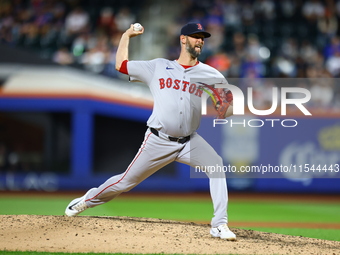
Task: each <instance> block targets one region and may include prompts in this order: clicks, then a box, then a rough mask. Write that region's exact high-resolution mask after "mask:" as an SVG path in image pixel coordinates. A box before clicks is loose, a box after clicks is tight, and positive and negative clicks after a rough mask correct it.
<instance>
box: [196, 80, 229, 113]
mask: <svg viewBox="0 0 340 255" xmlns="http://www.w3.org/2000/svg"><path fill="white" fill-rule="evenodd" d="M199 83H200V84H201V85H203V86H202V87H200V89H202V90H203V91H205V92H206V93H207V94H208V95H209V96H210V97H211V99H212V101H213V103H214V106H215V109H216V111H217V117H216V118H218V119H224V118H227V117H229V116H231V115H232V101H233V94H232V93H231V91H230V90H226V89H223V88H214V87H213V86H212V85H208V84H205V83H203V82H199ZM228 109H229V111H228Z"/></svg>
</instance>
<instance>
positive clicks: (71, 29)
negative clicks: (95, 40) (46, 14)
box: [65, 6, 90, 38]
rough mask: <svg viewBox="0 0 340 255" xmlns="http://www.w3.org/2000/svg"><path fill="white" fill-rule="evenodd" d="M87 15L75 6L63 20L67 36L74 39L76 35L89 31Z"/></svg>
mask: <svg viewBox="0 0 340 255" xmlns="http://www.w3.org/2000/svg"><path fill="white" fill-rule="evenodd" d="M89 21H90V18H89V15H88V13H86V12H85V11H84V10H83V8H81V7H80V6H77V7H76V8H75V9H73V10H72V11H71V12H70V13H69V14H67V16H66V19H65V32H66V35H67V36H70V37H72V38H75V37H76V36H77V35H79V34H81V33H83V32H87V31H88V30H89Z"/></svg>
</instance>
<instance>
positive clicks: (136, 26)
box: [133, 23, 143, 31]
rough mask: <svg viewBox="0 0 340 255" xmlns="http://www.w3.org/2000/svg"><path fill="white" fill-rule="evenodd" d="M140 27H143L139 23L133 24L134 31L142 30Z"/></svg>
mask: <svg viewBox="0 0 340 255" xmlns="http://www.w3.org/2000/svg"><path fill="white" fill-rule="evenodd" d="M142 29H143V27H142V25H141V24H139V23H135V24H133V30H134V31H142Z"/></svg>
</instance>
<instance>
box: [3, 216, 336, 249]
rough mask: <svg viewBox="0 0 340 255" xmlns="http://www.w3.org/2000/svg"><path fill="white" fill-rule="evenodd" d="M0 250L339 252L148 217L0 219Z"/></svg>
mask: <svg viewBox="0 0 340 255" xmlns="http://www.w3.org/2000/svg"><path fill="white" fill-rule="evenodd" d="M0 221H1V226H0V250H9V251H16V250H17V251H48V252H107V253H165V254H167V253H171V254H174V253H176V254H229V253H232V254H340V242H336V241H325V240H319V239H313V238H304V237H294V236H286V235H279V234H272V233H264V232H258V231H251V230H243V229H234V228H232V230H233V231H234V232H235V233H236V235H237V237H238V240H237V241H236V242H227V241H224V240H221V239H219V238H212V237H211V236H210V234H209V228H210V227H209V225H207V224H196V223H185V222H177V221H168V220H160V219H148V218H128V217H88V216H78V217H74V218H69V217H66V216H40V215H18V216H17V215H15V216H14V215H0Z"/></svg>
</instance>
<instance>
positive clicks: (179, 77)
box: [65, 23, 236, 240]
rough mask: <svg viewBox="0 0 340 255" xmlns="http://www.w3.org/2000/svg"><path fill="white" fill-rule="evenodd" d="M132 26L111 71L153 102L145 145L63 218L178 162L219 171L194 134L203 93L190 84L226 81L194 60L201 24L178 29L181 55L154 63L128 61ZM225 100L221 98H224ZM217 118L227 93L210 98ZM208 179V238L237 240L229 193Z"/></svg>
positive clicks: (218, 179)
mask: <svg viewBox="0 0 340 255" xmlns="http://www.w3.org/2000/svg"><path fill="white" fill-rule="evenodd" d="M139 27H140V28H139V29H136V26H134V25H131V26H130V28H129V29H127V30H126V32H125V33H124V34H123V35H122V37H121V40H120V43H119V46H118V49H117V54H116V69H117V70H118V71H119V72H121V73H124V74H126V75H129V76H130V80H131V81H134V80H135V81H136V80H138V81H141V82H144V83H146V84H147V85H148V86H149V88H150V91H151V93H152V95H153V98H154V106H153V111H152V114H151V116H150V118H149V119H148V121H147V126H148V128H147V130H146V132H145V137H144V141H143V143H142V145H141V147H140V148H139V151H138V152H137V154H136V156H135V158H134V159H133V160H132V162H131V164H130V165H129V166H128V167H127V169H126V170H125V171H124V172H123V173H121V174H119V175H116V176H113V177H111V178H109V179H108V180H107V181H106V182H104V183H103V184H102V185H100V186H99V187H97V188H92V189H90V190H89V191H87V192H86V194H85V195H84V196H82V197H80V198H76V199H74V200H73V201H71V202H70V204H69V205H68V206H67V207H66V211H65V214H66V215H68V216H76V215H78V214H79V213H81V212H83V211H84V210H86V209H88V208H91V207H95V206H97V205H101V204H103V203H106V202H108V201H110V200H112V199H114V198H115V197H117V196H118V195H119V194H121V193H123V192H127V191H129V190H131V189H132V188H133V187H135V186H136V185H138V184H139V183H140V182H142V181H143V180H144V179H146V178H147V177H149V176H150V175H152V174H153V173H155V172H156V171H158V170H159V169H161V168H162V167H164V166H165V165H167V164H169V163H171V162H173V161H177V162H180V163H184V164H187V165H190V166H192V167H195V166H216V165H219V166H223V162H222V158H221V157H220V156H219V155H218V154H217V153H216V151H215V150H214V149H213V148H212V147H211V146H210V145H209V144H208V143H207V142H206V141H205V140H204V139H203V138H202V137H201V136H200V135H199V134H198V133H197V132H196V130H197V129H198V127H199V124H200V119H201V96H202V93H205V92H204V90H205V89H204V88H203V89H202V87H200V86H199V85H198V84H195V83H191V82H190V80H191V79H192V78H194V79H195V80H197V79H201V78H202V79H203V78H204V79H207V78H214V79H216V78H218V79H225V78H224V77H223V75H222V74H221V73H220V72H218V71H217V70H216V69H214V68H212V67H210V66H208V65H206V64H203V63H201V62H199V61H198V60H197V58H198V56H199V55H200V54H201V52H202V48H203V46H204V40H205V38H208V37H210V36H211V35H210V33H208V32H206V31H205V30H204V28H203V27H202V25H201V24H198V23H188V24H186V25H185V26H183V27H182V29H181V35H180V38H179V41H180V45H181V52H180V55H179V57H178V59H176V60H167V59H163V58H157V59H153V60H150V61H132V60H129V41H130V38H132V37H135V36H140V35H142V34H143V32H144V28H143V27H142V26H139ZM224 95H226V96H224ZM214 102H216V104H215V107H216V110H217V113H218V117H219V118H225V117H226V116H227V113H228V108H229V106H230V105H231V104H232V96H231V95H230V93H229V94H227V93H224V92H223V93H222V92H221V94H220V95H216V94H215V95H214ZM208 176H209V185H210V194H211V198H212V202H213V207H214V216H213V218H212V220H211V229H210V234H211V236H213V237H219V238H221V239H225V240H236V235H235V234H234V233H233V232H232V231H230V229H229V228H228V225H227V224H228V218H227V205H228V191H227V183H226V178H225V174H224V173H219V175H218V176H216V175H211V174H209V173H208Z"/></svg>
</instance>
